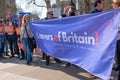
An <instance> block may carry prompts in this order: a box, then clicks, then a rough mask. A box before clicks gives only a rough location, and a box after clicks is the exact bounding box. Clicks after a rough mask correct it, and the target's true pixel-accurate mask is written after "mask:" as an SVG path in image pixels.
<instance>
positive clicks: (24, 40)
mask: <svg viewBox="0 0 120 80" xmlns="http://www.w3.org/2000/svg"><path fill="white" fill-rule="evenodd" d="M112 6H113V9H119V8H120V0H113V3H112ZM103 8H104V0H95V5H94V9H92V10H91V11H90V13H97V12H101V11H102V10H103ZM74 11H75V8H74V6H71V5H70V6H67V7H65V8H64V12H63V13H62V15H61V18H63V17H70V16H76V14H75V12H74ZM49 19H54V14H53V11H48V12H47V17H46V18H45V19H42V20H49ZM31 20H32V19H31V15H30V14H24V15H21V14H19V21H18V22H17V23H16V22H15V21H14V20H13V15H12V13H11V12H8V13H7V15H6V19H5V20H3V19H1V20H0V57H1V58H2V57H4V56H9V58H12V57H14V56H15V55H17V58H18V59H20V60H26V64H28V65H30V63H31V62H32V53H33V49H34V48H37V44H36V45H35V47H31V45H30V43H31V41H33V40H35V39H34V36H33V34H32V32H31V30H30V28H29V24H28V23H29V22H30V21H31ZM118 34H120V29H119V31H118ZM41 52H42V54H43V55H42V59H46V63H45V64H46V65H49V64H50V56H49V55H48V54H47V53H45V52H43V51H41ZM9 53H10V54H9ZM119 56H120V39H118V41H117V46H116V64H117V65H118V66H117V67H115V68H114V70H116V71H119V70H120V57H119ZM54 60H55V61H56V63H62V61H61V60H59V59H57V58H54ZM70 65H72V64H71V63H69V62H66V64H65V66H66V67H68V66H70ZM89 76H90V77H91V78H96V77H95V76H94V75H92V74H89ZM119 76H120V75H119Z"/></svg>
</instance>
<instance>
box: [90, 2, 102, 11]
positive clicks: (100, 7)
mask: <svg viewBox="0 0 120 80" xmlns="http://www.w3.org/2000/svg"><path fill="white" fill-rule="evenodd" d="M94 7H95V8H94V9H93V10H91V11H90V13H97V12H101V11H102V10H103V7H104V0H95V3H94Z"/></svg>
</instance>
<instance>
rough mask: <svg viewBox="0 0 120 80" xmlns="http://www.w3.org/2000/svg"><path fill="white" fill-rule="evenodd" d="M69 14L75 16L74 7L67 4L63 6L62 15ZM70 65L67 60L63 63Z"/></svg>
mask: <svg viewBox="0 0 120 80" xmlns="http://www.w3.org/2000/svg"><path fill="white" fill-rule="evenodd" d="M70 16H75V13H74V7H73V6H70V5H69V6H66V7H65V8H64V12H63V14H62V17H70ZM70 65H71V63H69V62H67V63H66V64H65V66H66V67H69V66H70Z"/></svg>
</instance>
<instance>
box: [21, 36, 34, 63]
mask: <svg viewBox="0 0 120 80" xmlns="http://www.w3.org/2000/svg"><path fill="white" fill-rule="evenodd" d="M22 42H23V44H24V46H25V49H26V61H27V62H31V61H32V54H31V51H30V49H29V47H28V42H27V38H22Z"/></svg>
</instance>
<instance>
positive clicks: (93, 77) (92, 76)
mask: <svg viewBox="0 0 120 80" xmlns="http://www.w3.org/2000/svg"><path fill="white" fill-rule="evenodd" d="M88 76H89V77H90V78H91V79H96V78H97V77H96V76H94V75H92V74H90V73H88Z"/></svg>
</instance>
